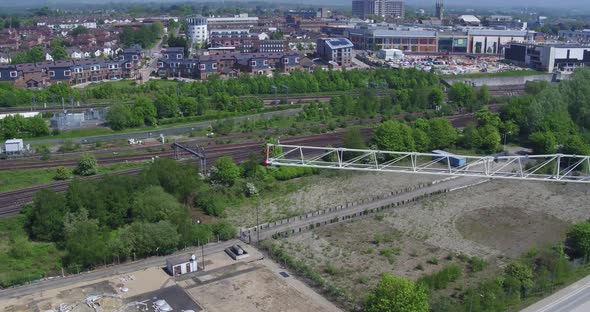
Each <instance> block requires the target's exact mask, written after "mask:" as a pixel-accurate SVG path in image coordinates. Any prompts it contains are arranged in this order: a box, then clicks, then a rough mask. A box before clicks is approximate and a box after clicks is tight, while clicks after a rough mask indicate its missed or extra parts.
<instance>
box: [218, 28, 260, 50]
mask: <svg viewBox="0 0 590 312" xmlns="http://www.w3.org/2000/svg"><path fill="white" fill-rule="evenodd" d="M257 40H258V36H257V35H255V34H251V33H250V30H249V29H212V30H211V31H210V32H209V43H210V45H211V47H240V46H242V44H243V43H244V42H245V41H257Z"/></svg>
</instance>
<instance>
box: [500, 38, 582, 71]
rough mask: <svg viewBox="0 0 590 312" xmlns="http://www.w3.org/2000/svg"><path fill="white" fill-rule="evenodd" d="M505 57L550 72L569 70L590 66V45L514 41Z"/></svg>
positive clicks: (507, 49)
mask: <svg viewBox="0 0 590 312" xmlns="http://www.w3.org/2000/svg"><path fill="white" fill-rule="evenodd" d="M504 58H505V59H506V60H509V61H512V62H514V63H517V64H519V65H524V66H528V67H531V68H533V69H536V70H542V71H545V72H548V73H552V72H555V71H561V72H569V71H573V70H574V69H575V68H577V67H586V66H590V45H579V44H526V43H512V44H511V45H510V47H508V48H506V52H505V53H504Z"/></svg>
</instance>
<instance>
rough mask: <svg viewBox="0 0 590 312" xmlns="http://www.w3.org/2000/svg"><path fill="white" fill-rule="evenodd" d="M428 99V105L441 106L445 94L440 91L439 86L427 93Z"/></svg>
mask: <svg viewBox="0 0 590 312" xmlns="http://www.w3.org/2000/svg"><path fill="white" fill-rule="evenodd" d="M428 101H429V102H430V105H432V106H433V107H435V106H441V105H443V104H444V101H445V94H444V93H443V92H442V90H441V89H440V88H433V89H432V91H430V94H429V95H428Z"/></svg>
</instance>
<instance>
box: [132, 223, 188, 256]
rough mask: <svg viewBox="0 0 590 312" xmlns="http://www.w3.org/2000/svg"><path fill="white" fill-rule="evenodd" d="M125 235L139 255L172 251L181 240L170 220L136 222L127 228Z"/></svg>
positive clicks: (134, 251)
mask: <svg viewBox="0 0 590 312" xmlns="http://www.w3.org/2000/svg"><path fill="white" fill-rule="evenodd" d="M124 237H125V239H126V240H128V241H129V242H130V243H129V244H130V245H131V246H132V248H131V250H132V252H133V253H135V254H136V256H138V257H144V256H149V255H156V254H159V255H163V254H164V255H165V254H169V253H172V252H173V251H174V250H176V247H177V246H178V244H179V242H180V235H179V234H178V231H177V228H176V226H174V225H173V224H172V223H171V222H170V221H160V222H158V223H145V222H134V223H132V224H131V225H130V226H129V227H128V228H127V229H126V233H125V234H124Z"/></svg>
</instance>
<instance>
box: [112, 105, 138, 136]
mask: <svg viewBox="0 0 590 312" xmlns="http://www.w3.org/2000/svg"><path fill="white" fill-rule="evenodd" d="M142 117H143V116H142ZM106 121H107V123H108V125H109V126H110V127H111V129H113V130H123V129H125V128H127V127H128V126H130V125H131V124H132V123H133V113H132V112H131V108H130V107H129V105H127V104H122V103H117V104H115V105H113V106H111V107H110V108H109V111H108V113H107V117H106Z"/></svg>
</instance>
